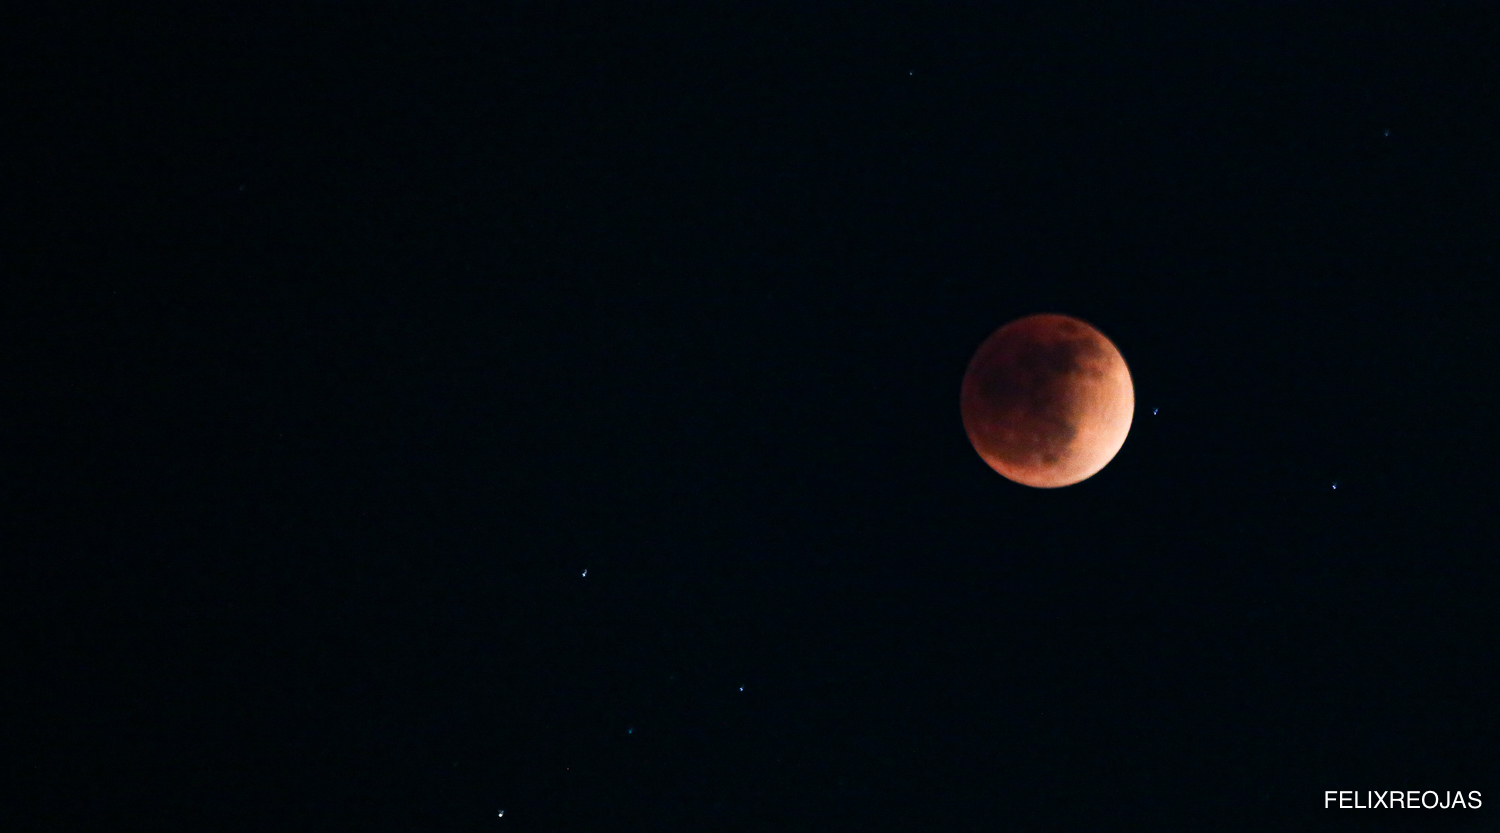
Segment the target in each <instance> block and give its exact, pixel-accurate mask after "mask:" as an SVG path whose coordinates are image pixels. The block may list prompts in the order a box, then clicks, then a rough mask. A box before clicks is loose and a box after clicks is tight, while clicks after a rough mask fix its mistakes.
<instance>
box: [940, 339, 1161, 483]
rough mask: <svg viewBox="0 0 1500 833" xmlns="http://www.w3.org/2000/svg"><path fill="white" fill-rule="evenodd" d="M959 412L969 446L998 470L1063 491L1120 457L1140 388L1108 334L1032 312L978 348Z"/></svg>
mask: <svg viewBox="0 0 1500 833" xmlns="http://www.w3.org/2000/svg"><path fill="white" fill-rule="evenodd" d="M959 405H960V408H961V410H962V411H963V418H964V430H965V431H967V432H968V434H969V442H971V443H973V444H974V450H975V451H977V452H979V456H980V457H981V458H982V459H983V460H984V461H985V462H986V463H988V464H989V466H990V468H992V469H994V470H995V471H997V472H999V473H1000V474H1002V475H1004V476H1005V477H1007V478H1009V479H1010V480H1014V481H1015V482H1017V483H1020V484H1022V485H1025V486H1034V487H1036V488H1039V489H1055V488H1057V487H1059V486H1071V485H1073V484H1074V483H1077V482H1079V481H1081V480H1087V479H1088V478H1090V477H1093V476H1094V475H1095V474H1097V473H1098V471H1099V470H1100V469H1102V468H1104V466H1105V465H1107V464H1108V463H1109V461H1110V460H1112V459H1114V456H1115V454H1116V453H1118V452H1119V450H1120V447H1121V446H1123V445H1124V444H1125V435H1126V434H1128V433H1130V421H1131V418H1132V417H1133V416H1134V415H1135V387H1134V386H1133V385H1132V384H1131V382H1130V370H1129V368H1127V367H1126V366H1125V359H1124V358H1123V357H1121V355H1120V351H1119V350H1117V349H1115V345H1114V344H1113V343H1111V342H1110V340H1109V339H1107V338H1105V337H1104V334H1103V333H1101V332H1099V331H1098V330H1096V329H1094V328H1093V327H1092V326H1090V325H1089V324H1086V323H1084V322H1083V321H1080V320H1078V319H1077V318H1071V317H1069V316H1066V315H1053V314H1042V315H1030V316H1027V317H1025V318H1020V319H1017V320H1015V321H1012V322H1010V323H1009V324H1006V325H1005V326H1004V327H1001V328H1000V329H998V330H996V331H995V332H994V333H992V334H991V335H990V337H989V338H987V339H985V340H984V343H983V344H981V345H979V350H978V351H977V352H975V353H974V358H973V359H971V360H970V361H969V369H968V370H967V371H965V372H964V383H963V390H962V392H961V394H960V397H959Z"/></svg>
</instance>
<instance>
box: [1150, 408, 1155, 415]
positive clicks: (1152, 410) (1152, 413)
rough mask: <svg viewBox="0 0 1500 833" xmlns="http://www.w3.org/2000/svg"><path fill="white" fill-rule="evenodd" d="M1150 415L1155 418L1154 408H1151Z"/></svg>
mask: <svg viewBox="0 0 1500 833" xmlns="http://www.w3.org/2000/svg"><path fill="white" fill-rule="evenodd" d="M1151 415H1152V416H1156V409H1155V408H1152V409H1151Z"/></svg>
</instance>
